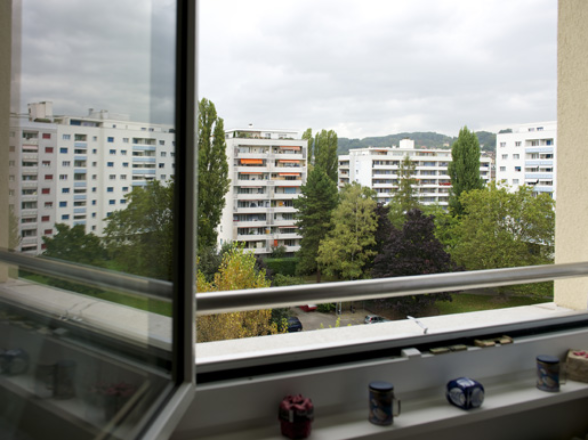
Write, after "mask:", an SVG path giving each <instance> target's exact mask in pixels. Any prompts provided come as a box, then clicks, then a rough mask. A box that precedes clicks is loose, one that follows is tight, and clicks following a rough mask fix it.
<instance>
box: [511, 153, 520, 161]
mask: <svg viewBox="0 0 588 440" xmlns="http://www.w3.org/2000/svg"><path fill="white" fill-rule="evenodd" d="M512 158H513V159H515V160H516V159H520V158H521V155H520V154H513V155H512Z"/></svg>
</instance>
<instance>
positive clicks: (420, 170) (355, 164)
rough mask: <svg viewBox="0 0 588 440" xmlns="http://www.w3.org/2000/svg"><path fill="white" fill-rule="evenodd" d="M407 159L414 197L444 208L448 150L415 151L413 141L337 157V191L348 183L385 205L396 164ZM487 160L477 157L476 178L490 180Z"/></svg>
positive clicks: (395, 176)
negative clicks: (363, 188)
mask: <svg viewBox="0 0 588 440" xmlns="http://www.w3.org/2000/svg"><path fill="white" fill-rule="evenodd" d="M406 156H408V157H409V159H410V160H411V162H412V163H414V164H415V170H416V173H415V175H414V178H415V179H416V181H417V184H416V185H415V188H414V190H415V195H416V196H417V197H418V200H419V203H422V204H423V205H430V204H435V203H437V204H439V205H441V206H447V205H448V203H449V190H450V189H451V178H450V177H449V174H448V172H447V167H448V166H449V163H450V162H451V150H445V149H435V148H415V147H414V141H412V140H409V139H403V140H402V141H400V145H399V146H398V147H385V148H375V147H368V148H357V149H352V150H350V151H349V154H346V155H341V156H339V187H340V188H341V187H343V186H344V185H345V184H347V183H350V182H358V183H359V184H361V185H362V186H367V187H369V188H372V189H373V190H375V191H376V193H377V199H378V202H379V203H384V204H386V203H388V202H390V201H391V200H392V198H393V197H394V194H395V193H396V191H397V190H398V185H399V176H398V172H399V169H400V163H401V162H402V161H403V160H404V158H405V157H406ZM491 164H492V160H491V158H490V157H488V156H485V155H482V156H481V157H480V177H482V179H484V180H485V181H486V182H488V181H489V180H490V178H491Z"/></svg>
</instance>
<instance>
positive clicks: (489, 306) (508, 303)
mask: <svg viewBox="0 0 588 440" xmlns="http://www.w3.org/2000/svg"><path fill="white" fill-rule="evenodd" d="M452 297H453V301H451V302H449V301H439V302H436V303H435V308H436V309H437V310H438V311H439V315H450V314H452V313H464V312H475V311H478V310H493V309H505V308H508V307H517V306H526V305H530V304H538V303H543V302H548V301H551V300H550V299H547V298H543V297H532V296H508V297H505V298H501V297H499V296H497V295H476V294H472V293H459V294H454V295H452Z"/></svg>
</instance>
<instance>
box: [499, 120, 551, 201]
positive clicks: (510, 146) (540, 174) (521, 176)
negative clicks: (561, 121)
mask: <svg viewBox="0 0 588 440" xmlns="http://www.w3.org/2000/svg"><path fill="white" fill-rule="evenodd" d="M556 139H557V122H555V121H553V122H544V123H532V124H523V125H518V126H516V127H514V128H512V129H511V131H510V132H508V133H498V135H497V136H496V181H497V182H498V183H499V184H501V185H505V186H508V187H510V188H511V189H512V190H516V189H517V188H518V187H519V186H521V185H527V186H531V187H532V188H533V192H535V193H547V194H550V195H551V197H553V198H554V199H555V193H556V179H555V175H556V174H555V168H556Z"/></svg>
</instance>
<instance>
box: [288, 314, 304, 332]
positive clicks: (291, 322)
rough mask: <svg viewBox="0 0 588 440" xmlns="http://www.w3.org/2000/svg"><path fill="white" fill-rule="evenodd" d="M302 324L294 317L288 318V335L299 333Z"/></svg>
mask: <svg viewBox="0 0 588 440" xmlns="http://www.w3.org/2000/svg"><path fill="white" fill-rule="evenodd" d="M301 331H302V323H301V322H300V319H298V318H297V317H296V316H292V317H290V318H288V333H293V332H301Z"/></svg>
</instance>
